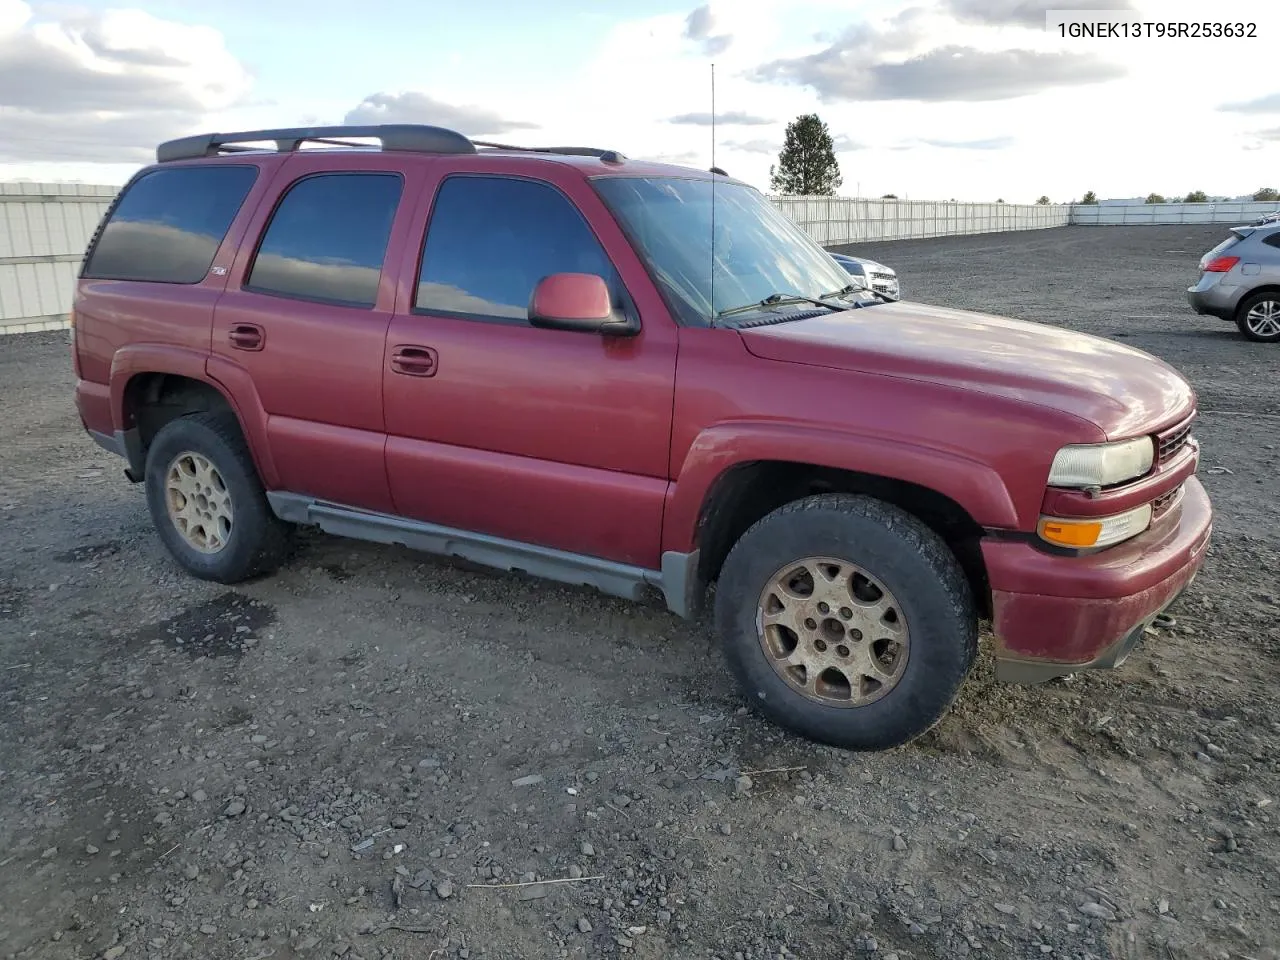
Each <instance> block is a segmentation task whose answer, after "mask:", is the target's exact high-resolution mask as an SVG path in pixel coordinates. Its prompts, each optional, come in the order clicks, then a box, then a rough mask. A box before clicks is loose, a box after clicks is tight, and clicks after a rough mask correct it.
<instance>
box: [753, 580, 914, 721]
mask: <svg viewBox="0 0 1280 960" xmlns="http://www.w3.org/2000/svg"><path fill="white" fill-rule="evenodd" d="M756 633H757V636H758V638H759V640H760V646H761V649H762V650H763V651H764V654H765V657H766V658H767V659H768V661H769V664H770V666H771V667H772V668H773V670H774V672H775V673H777V675H778V676H779V677H780V678H781V679H782V680H783V681H784V682H785V683H786V684H787V685H788V686H789V687H791V689H792V690H794V691H795V692H797V693H799V694H800V695H801V696H803V697H805V698H806V699H808V700H811V701H813V702H815V703H820V704H822V705H824V706H834V707H861V706H865V705H867V704H869V703H874V702H875V701H877V700H879V699H881V698H882V697H884V696H885V695H887V694H888V693H890V692H891V691H892V690H893V689H894V688H895V687H897V685H898V683H899V682H900V681H901V680H902V675H903V672H904V671H905V669H906V666H907V657H908V654H909V651H910V642H911V638H910V631H909V629H908V626H907V620H906V617H905V616H904V614H903V612H902V607H901V605H900V604H899V603H898V600H897V598H896V597H894V595H893V594H892V592H890V591H889V589H888V588H887V587H886V586H885V585H884V584H883V583H881V582H880V581H879V580H877V579H876V578H875V577H873V576H871V575H870V574H869V573H867V571H865V570H863V569H862V568H861V567H859V566H858V565H857V564H854V563H850V562H849V561H847V560H839V559H836V558H832V557H806V558H804V559H802V560H796V561H795V562H793V563H788V564H787V565H786V566H784V567H782V568H781V569H779V570H778V571H777V572H776V573H775V574H774V575H773V576H772V577H770V578H769V580H768V581H767V583H766V584H765V587H764V589H763V590H762V591H761V593H760V600H759V604H758V606H757V609H756Z"/></svg>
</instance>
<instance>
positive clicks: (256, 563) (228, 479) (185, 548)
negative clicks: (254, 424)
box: [146, 413, 292, 584]
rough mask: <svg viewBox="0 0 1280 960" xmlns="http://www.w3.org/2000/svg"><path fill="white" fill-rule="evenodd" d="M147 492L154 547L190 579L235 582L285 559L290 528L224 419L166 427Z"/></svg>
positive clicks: (209, 417) (206, 417) (233, 425)
mask: <svg viewBox="0 0 1280 960" xmlns="http://www.w3.org/2000/svg"><path fill="white" fill-rule="evenodd" d="M146 489H147V506H148V508H149V509H150V511H151V520H152V523H154V524H155V527H156V531H157V533H159V535H160V539H161V541H162V542H163V543H164V545H165V547H166V548H167V549H168V551H169V553H171V554H172V555H173V558H174V559H175V560H177V561H178V564H179V565H180V566H181V567H182V568H183V569H184V570H186V571H187V572H188V573H190V574H192V575H193V576H196V577H199V578H200V579H202V580H212V581H215V582H217V583H227V584H231V583H239V582H240V581H242V580H247V579H249V578H250V577H254V576H258V575H260V574H263V573H268V572H270V571H272V570H274V569H276V568H277V567H279V566H280V564H281V563H283V562H284V561H285V559H286V558H287V557H288V554H289V548H290V544H291V540H292V536H291V534H292V527H291V526H290V525H289V524H286V523H284V522H283V521H281V520H280V519H279V518H277V517H276V515H275V514H274V513H273V512H272V510H271V507H270V505H269V504H268V503H267V498H266V494H265V492H264V491H263V488H262V482H261V481H260V480H259V479H258V473H257V470H256V468H255V467H254V464H253V457H252V456H251V455H250V453H249V448H248V446H247V444H246V443H245V441H244V437H243V435H242V434H241V432H240V425H239V423H238V422H237V421H236V418H235V416H234V415H233V414H231V413H195V414H190V415H188V416H185V417H178V418H177V419H175V420H171V421H170V422H169V423H167V424H165V426H164V427H162V428H161V429H160V431H159V432H158V433H157V434H156V436H155V439H154V440H152V442H151V446H150V448H149V449H148V451H147V464H146Z"/></svg>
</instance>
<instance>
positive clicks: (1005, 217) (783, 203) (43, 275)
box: [0, 183, 1280, 334]
mask: <svg viewBox="0 0 1280 960" xmlns="http://www.w3.org/2000/svg"><path fill="white" fill-rule="evenodd" d="M116 190H117V188H116V187H109V186H94V185H86V184H68V183H0V334H4V333H30V332H33V331H36V330H54V329H58V328H60V327H65V326H66V322H67V313H68V311H69V310H70V309H71V296H72V293H73V292H74V289H75V277H76V273H77V272H78V270H79V267H80V260H81V257H82V256H83V254H84V249H85V247H86V246H87V245H88V243H89V238H90V237H91V236H92V235H93V231H94V228H95V227H96V226H97V224H98V221H99V220H100V219H101V218H102V216H103V214H104V213H105V212H106V209H107V206H108V205H109V204H110V202H111V199H112V197H114V196H115V194H116ZM770 199H771V200H772V201H773V203H774V204H776V205H777V206H778V208H779V209H781V210H782V211H783V212H784V213H786V214H787V215H788V216H789V217H791V218H792V219H793V220H795V221H796V222H797V223H798V224H800V226H801V227H803V228H804V229H805V230H806V231H807V232H808V233H809V235H810V236H812V237H813V238H814V239H815V240H817V241H818V242H819V243H821V244H823V245H825V246H836V245H839V244H846V243H868V242H871V241H875V240H908V239H917V238H923V237H947V236H956V235H960V234H973V233H996V232H1000V231H1006V230H1042V229H1047V228H1049V227H1062V226H1066V225H1067V224H1069V223H1071V224H1090V225H1105V224H1144V223H1146V224H1150V223H1250V222H1252V221H1253V220H1256V219H1257V218H1258V217H1260V216H1262V215H1263V214H1265V213H1271V212H1273V211H1275V210H1277V209H1280V203H1239V202H1232V203H1162V204H1134V205H1120V206H1102V205H1097V206H1095V205H1092V204H1090V205H1084V204H1076V205H1074V206H1070V205H1067V204H1054V205H1048V206H1042V205H1039V204H1035V205H1030V204H1015V203H948V202H944V201H932V200H854V199H850V198H847V197H771V198H770Z"/></svg>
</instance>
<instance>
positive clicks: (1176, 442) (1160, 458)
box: [1156, 415, 1194, 465]
mask: <svg viewBox="0 0 1280 960" xmlns="http://www.w3.org/2000/svg"><path fill="white" fill-rule="evenodd" d="M1193 416H1194V415H1193ZM1191 420H1192V417H1188V418H1187V419H1186V420H1184V421H1182V423H1180V424H1178V425H1177V426H1176V427H1171V428H1170V429H1168V430H1166V431H1165V432H1164V433H1161V434H1158V435H1157V436H1156V463H1157V464H1161V465H1163V464H1166V463H1168V462H1169V461H1170V460H1172V459H1173V458H1174V457H1176V456H1177V455H1178V454H1179V453H1180V452H1181V451H1182V448H1183V447H1185V446H1186V445H1187V442H1188V441H1189V440H1190V439H1191Z"/></svg>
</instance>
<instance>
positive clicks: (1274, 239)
mask: <svg viewBox="0 0 1280 960" xmlns="http://www.w3.org/2000/svg"><path fill="white" fill-rule="evenodd" d="M1262 242H1263V243H1265V244H1267V245H1268V246H1272V247H1280V233H1273V234H1271V236H1269V237H1263V238H1262Z"/></svg>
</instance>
